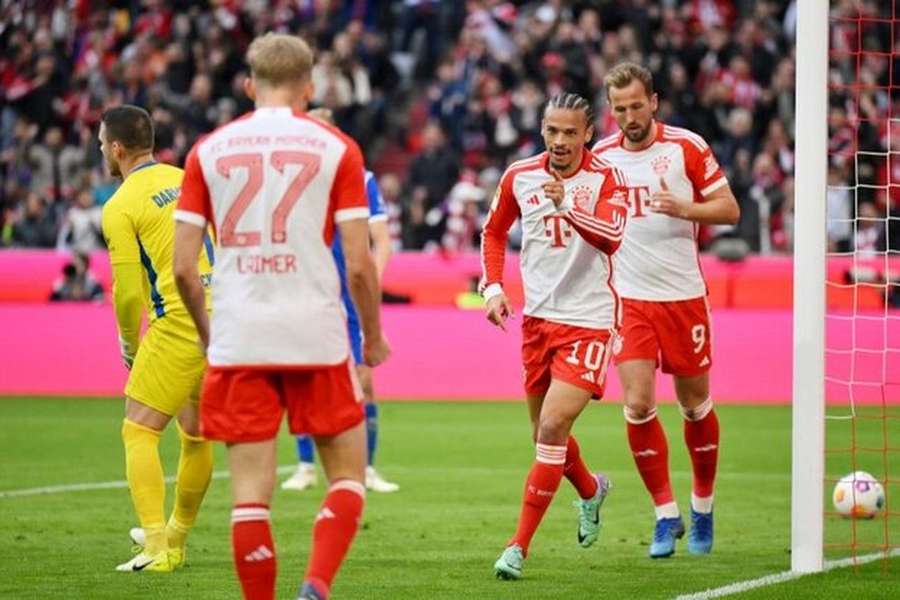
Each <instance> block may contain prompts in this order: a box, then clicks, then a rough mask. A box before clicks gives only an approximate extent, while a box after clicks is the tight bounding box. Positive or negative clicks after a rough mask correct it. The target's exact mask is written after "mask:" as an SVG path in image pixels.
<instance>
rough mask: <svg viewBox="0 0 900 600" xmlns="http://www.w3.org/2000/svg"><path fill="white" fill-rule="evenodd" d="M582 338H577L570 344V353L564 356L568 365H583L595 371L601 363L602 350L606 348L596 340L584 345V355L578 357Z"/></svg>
mask: <svg viewBox="0 0 900 600" xmlns="http://www.w3.org/2000/svg"><path fill="white" fill-rule="evenodd" d="M583 343H584V340H577V341H576V342H575V343H573V344H572V353H571V354H569V356H567V357H566V362H567V363H569V364H570V365H583V366H584V368H586V369H587V370H588V371H596V370H597V369H599V368H600V366H601V365H602V364H603V351H604V350H605V349H606V348H605V346H604V344H603V343H602V342H598V341H596V340H594V341H591V342H589V343H588V344H587V345H585V348H584V356H583V357H582V358H581V359H579V358H578V356H579V350H580V349H581V345H582V344H583Z"/></svg>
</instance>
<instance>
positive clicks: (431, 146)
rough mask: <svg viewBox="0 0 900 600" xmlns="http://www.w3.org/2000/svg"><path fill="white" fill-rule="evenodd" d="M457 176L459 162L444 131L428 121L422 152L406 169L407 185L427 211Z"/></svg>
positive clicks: (447, 190) (441, 197)
mask: <svg viewBox="0 0 900 600" xmlns="http://www.w3.org/2000/svg"><path fill="white" fill-rule="evenodd" d="M458 177H459V161H458V159H457V158H456V156H455V155H454V153H453V152H452V151H451V149H450V147H449V146H448V144H447V140H446V137H445V136H444V131H443V130H442V129H441V126H440V125H439V124H437V123H435V122H430V123H428V124H427V125H426V126H425V130H424V131H423V132H422V151H421V152H420V153H419V155H418V156H416V158H415V159H414V160H413V162H412V164H411V165H410V168H409V179H408V180H407V182H406V186H407V188H408V189H409V190H411V193H412V195H413V196H414V197H417V198H419V199H420V202H421V204H422V208H424V209H425V211H426V212H427V211H429V210H431V209H432V208H434V207H436V206H438V205H439V204H441V203H442V202H443V201H444V199H445V198H446V197H447V193H448V192H449V191H450V188H452V187H453V186H454V184H455V183H456V181H457V178H458Z"/></svg>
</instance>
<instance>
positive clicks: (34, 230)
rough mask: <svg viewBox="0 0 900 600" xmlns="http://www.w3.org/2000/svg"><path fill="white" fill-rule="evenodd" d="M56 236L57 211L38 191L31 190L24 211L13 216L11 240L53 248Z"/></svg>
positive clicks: (17, 242)
mask: <svg viewBox="0 0 900 600" xmlns="http://www.w3.org/2000/svg"><path fill="white" fill-rule="evenodd" d="M56 237H57V234H56V212H55V211H54V210H52V209H50V208H48V207H47V203H46V202H45V201H44V199H43V198H42V197H41V196H40V195H39V194H38V193H37V192H29V194H28V197H27V199H26V200H25V209H24V211H20V214H17V215H14V216H13V217H12V231H11V239H10V242H11V243H12V245H13V246H20V247H25V248H53V247H54V246H56Z"/></svg>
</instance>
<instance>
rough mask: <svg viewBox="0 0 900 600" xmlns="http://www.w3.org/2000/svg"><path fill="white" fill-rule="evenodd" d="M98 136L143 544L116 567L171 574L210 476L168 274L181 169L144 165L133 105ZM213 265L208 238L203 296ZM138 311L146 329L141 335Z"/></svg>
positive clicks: (201, 361)
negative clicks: (169, 429) (108, 190)
mask: <svg viewBox="0 0 900 600" xmlns="http://www.w3.org/2000/svg"><path fill="white" fill-rule="evenodd" d="M99 138H100V150H101V152H102V153H103V157H104V159H105V161H106V165H107V167H108V168H109V170H110V173H111V174H112V175H113V176H117V177H121V178H122V180H123V181H122V185H121V186H120V187H119V189H118V190H117V191H116V193H115V194H114V195H113V197H112V198H111V199H110V200H109V201H108V202H107V203H106V205H104V207H103V235H104V237H105V238H106V243H107V245H108V246H109V258H110V262H111V264H112V271H113V295H112V296H113V305H114V307H115V313H116V323H117V326H118V331H119V344H120V346H121V350H122V359H123V360H124V361H125V366H126V367H127V368H128V369H129V370H130V373H129V376H128V383H127V384H126V386H125V420H124V422H123V424H122V440H123V442H124V444H125V465H126V474H127V479H128V487H129V489H130V491H131V498H132V501H133V502H134V508H135V512H136V513H137V515H138V518H139V520H140V524H141V528H139V529H137V528H136V529H133V530H132V533H131V537H132V539H133V540H134V541H135V542H137V543H138V544H140V545H141V546H143V549H142V551H141V552H140V553H139V554H137V555H136V556H134V557H133V558H132V559H131V560H129V561H127V562H125V563H123V564H121V565H119V566H118V567H116V569H117V570H119V571H144V570H146V571H172V570H174V569H175V568H178V567H180V566H181V565H182V564H183V563H184V544H185V538H186V537H187V533H188V531H189V530H190V528H191V526H192V525H193V524H194V521H195V519H196V517H197V512H198V511H199V509H200V503H201V502H202V500H203V496H204V494H205V493H206V488H207V487H208V485H209V480H210V477H211V475H212V448H211V444H210V443H209V442H207V441H206V440H204V439H203V438H202V437H200V435H199V424H198V415H197V400H198V397H199V390H200V384H201V381H202V378H203V372H204V370H205V368H206V359H205V357H204V355H203V352H202V351H201V349H200V346H199V344H198V337H197V331H196V329H195V327H194V324H193V321H192V320H191V318H190V316H189V315H188V312H187V310H186V309H185V307H184V305H183V304H182V302H181V298H180V297H179V295H178V291H177V290H176V288H175V280H174V276H173V274H172V252H173V245H174V239H175V220H174V210H175V205H176V201H177V200H178V196H179V193H180V190H181V180H182V176H183V171H182V170H181V169H179V168H177V167H173V166H170V165H165V164H161V163H158V162H156V161H155V160H154V159H153V123H152V121H151V120H150V115H149V114H147V111H145V110H144V109H142V108H139V107H136V106H127V105H126V106H119V107H116V108H113V109H110V110H108V111H107V112H106V113H104V115H103V119H102V122H101V124H100V133H99ZM213 262H214V259H213V246H212V242H211V241H210V240H207V244H206V248H205V250H204V252H203V253H201V256H200V257H199V267H200V274H201V279H202V280H203V282H204V284H205V286H206V287H207V289H208V285H209V281H210V277H211V276H212V263H213ZM207 293H208V292H207ZM207 302H208V300H207ZM207 305H209V304H207ZM145 311H146V313H147V320H148V321H149V327H148V328H147V332H146V334H145V335H144V336H143V338H142V337H141V321H142V318H143V313H144V312H145ZM172 417H176V419H177V425H178V433H179V435H180V438H181V455H180V459H179V463H178V474H177V476H176V482H175V506H174V509H173V511H172V515H171V517H170V518H169V520H168V522H166V520H165V514H164V500H165V480H164V478H163V470H162V464H161V462H160V457H159V438H160V435H161V433H162V430H163V429H164V428H165V427H166V425H168V423H169V421H171V420H172Z"/></svg>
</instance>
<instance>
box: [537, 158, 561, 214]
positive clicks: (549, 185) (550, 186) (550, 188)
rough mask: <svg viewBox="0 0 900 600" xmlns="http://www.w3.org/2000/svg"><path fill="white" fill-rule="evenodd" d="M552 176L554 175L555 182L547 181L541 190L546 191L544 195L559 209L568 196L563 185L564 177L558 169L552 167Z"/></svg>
mask: <svg viewBox="0 0 900 600" xmlns="http://www.w3.org/2000/svg"><path fill="white" fill-rule="evenodd" d="M550 174H551V175H553V181H545V182H544V183H543V184H541V188H543V190H544V195H545V196H547V198H548V199H549V200H550V201H551V202H553V204H554V205H555V206H556V207H557V208H558V207H559V204H560V202H562V201H563V198H565V196H566V188H565V186H564V185H563V178H562V176H561V175H560V174H559V172H558V171H557V170H556V169H554V168H553V167H550Z"/></svg>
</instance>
